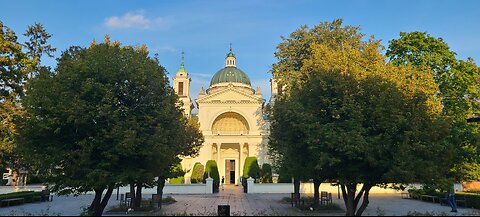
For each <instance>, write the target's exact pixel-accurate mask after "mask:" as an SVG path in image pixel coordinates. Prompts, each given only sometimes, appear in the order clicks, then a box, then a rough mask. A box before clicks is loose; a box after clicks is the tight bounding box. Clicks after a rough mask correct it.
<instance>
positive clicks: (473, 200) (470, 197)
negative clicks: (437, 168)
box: [455, 192, 480, 209]
mask: <svg viewBox="0 0 480 217" xmlns="http://www.w3.org/2000/svg"><path fill="white" fill-rule="evenodd" d="M463 196H464V197H465V199H466V200H467V205H468V207H471V208H475V209H480V194H478V193H466V192H465V193H464V192H457V193H455V197H456V198H457V199H459V198H461V197H463Z"/></svg>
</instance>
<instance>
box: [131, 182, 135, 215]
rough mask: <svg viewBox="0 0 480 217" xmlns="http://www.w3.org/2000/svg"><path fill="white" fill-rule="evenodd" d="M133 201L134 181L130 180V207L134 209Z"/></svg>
mask: <svg viewBox="0 0 480 217" xmlns="http://www.w3.org/2000/svg"><path fill="white" fill-rule="evenodd" d="M134 202H135V182H130V208H132V209H134V208H135V207H134Z"/></svg>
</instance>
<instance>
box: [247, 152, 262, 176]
mask: <svg viewBox="0 0 480 217" xmlns="http://www.w3.org/2000/svg"><path fill="white" fill-rule="evenodd" d="M260 175H261V169H260V166H259V165H258V161H257V157H247V158H245V163H244V165H243V178H244V179H248V178H249V177H252V178H254V179H255V180H257V179H258V178H260Z"/></svg>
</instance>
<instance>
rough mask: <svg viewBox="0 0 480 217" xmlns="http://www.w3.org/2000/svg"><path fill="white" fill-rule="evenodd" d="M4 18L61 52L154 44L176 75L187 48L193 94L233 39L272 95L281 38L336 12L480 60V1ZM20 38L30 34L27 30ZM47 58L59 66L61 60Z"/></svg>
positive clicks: (31, 6) (176, 5) (109, 5)
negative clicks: (33, 28)
mask: <svg viewBox="0 0 480 217" xmlns="http://www.w3.org/2000/svg"><path fill="white" fill-rule="evenodd" d="M0 5H2V10H1V13H0V20H1V21H3V22H4V24H5V25H7V26H9V27H10V28H11V29H13V30H14V31H15V32H17V34H18V35H21V33H23V32H25V30H26V28H27V26H28V25H31V24H33V23H35V22H40V23H42V24H43V25H44V26H45V27H46V29H47V31H48V32H50V33H51V34H53V37H52V39H51V44H52V45H53V46H54V47H56V48H58V51H57V52H56V57H58V56H59V55H60V53H61V51H63V50H65V49H66V48H68V47H69V46H72V45H80V46H88V44H89V43H90V42H91V41H92V40H93V39H96V40H97V41H102V40H103V37H104V35H105V34H109V35H110V36H111V38H112V39H113V40H119V41H121V42H122V43H123V44H129V45H136V44H138V45H141V44H146V45H147V47H148V48H149V51H150V52H151V53H152V54H153V53H158V54H159V57H160V63H161V64H162V65H163V66H165V67H166V68H167V70H168V72H169V77H170V78H171V77H172V76H173V75H174V74H175V71H176V70H177V69H178V66H179V64H180V61H181V52H182V50H184V51H185V66H186V68H187V71H188V72H189V73H190V75H191V77H192V90H191V95H192V98H193V99H195V98H197V96H198V92H199V89H200V87H202V86H203V87H205V88H207V87H208V85H209V83H210V79H211V77H212V76H213V74H214V73H215V72H217V71H218V70H219V69H221V68H222V67H223V66H224V58H225V55H226V53H227V52H228V49H229V44H230V43H232V44H233V50H234V53H235V54H236V56H237V66H238V67H239V68H241V69H242V70H243V71H245V72H246V73H247V74H248V75H249V76H250V79H251V81H252V86H253V87H254V88H255V87H257V86H260V87H261V88H262V90H263V91H262V92H263V94H264V96H263V97H264V98H265V99H267V100H268V99H269V98H270V89H269V79H270V74H269V73H268V71H269V69H270V66H271V64H273V63H274V62H275V61H276V59H275V57H274V52H275V50H276V46H277V45H278V43H280V42H281V38H280V36H288V35H289V34H290V33H291V32H292V31H294V30H295V29H297V28H298V27H300V26H301V25H309V26H313V25H315V24H318V23H319V22H322V21H332V20H333V19H335V18H342V19H344V23H345V24H346V25H354V26H360V27H361V31H362V32H363V33H364V34H366V35H367V36H369V35H374V36H375V37H376V38H377V39H381V40H382V41H383V45H384V46H387V45H388V41H389V40H391V39H395V38H398V35H399V33H400V32H402V31H403V32H410V31H426V32H428V33H429V34H431V35H432V36H435V37H442V38H443V39H444V40H445V41H446V42H447V43H448V44H449V45H450V47H451V49H452V50H453V51H454V52H456V53H457V54H458V55H457V57H458V58H460V59H466V58H467V57H473V58H474V60H475V62H477V64H478V63H480V62H479V60H480V12H479V11H480V1H473V0H472V1H453V0H451V1H445V0H443V1H442V0H431V1H429V0H421V1H419V0H405V1H388V0H384V1H368V0H364V1H361V0H357V1H354V0H351V1H320V0H316V1H309V0H290V1H284V0H275V1H273V0H265V1H259V0H255V1H254V0H251V1H249V0H242V1H238V0H237V1H229V0H223V1H213V0H205V1H199V0H197V1H193V0H192V1H163V0H162V1H153V0H151V1H127V0H116V1H114V0H107V1H98V0H97V1H90V0H84V1H33V0H32V1H21V0H16V1H12V0H0ZM20 40H24V39H23V38H22V37H20ZM44 63H45V64H47V65H51V66H54V65H55V60H53V59H46V60H44Z"/></svg>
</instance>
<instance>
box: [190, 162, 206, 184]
mask: <svg viewBox="0 0 480 217" xmlns="http://www.w3.org/2000/svg"><path fill="white" fill-rule="evenodd" d="M204 173H205V169H204V167H203V165H202V164H201V163H200V162H196V163H195V165H194V166H193V170H192V178H191V180H192V183H202V182H203V174H204Z"/></svg>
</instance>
